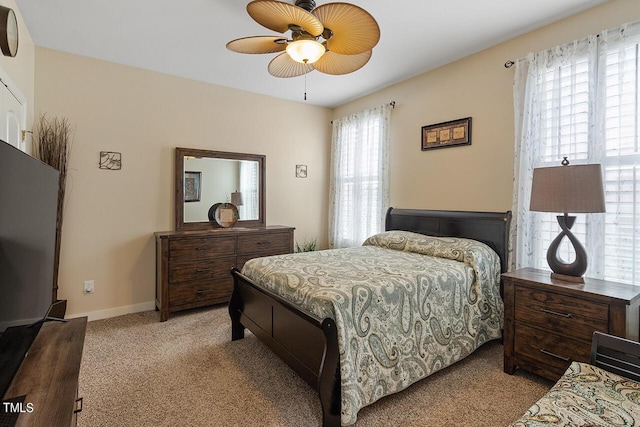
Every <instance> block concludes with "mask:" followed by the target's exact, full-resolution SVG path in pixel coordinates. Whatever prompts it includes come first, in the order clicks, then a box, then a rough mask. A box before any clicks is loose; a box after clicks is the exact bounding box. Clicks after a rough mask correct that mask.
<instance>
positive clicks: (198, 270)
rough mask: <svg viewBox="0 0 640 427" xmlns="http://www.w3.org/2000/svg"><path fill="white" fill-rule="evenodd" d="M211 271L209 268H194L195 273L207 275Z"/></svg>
mask: <svg viewBox="0 0 640 427" xmlns="http://www.w3.org/2000/svg"><path fill="white" fill-rule="evenodd" d="M209 271H211V269H210V268H196V273H208V272H209Z"/></svg>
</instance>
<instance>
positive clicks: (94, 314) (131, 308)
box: [66, 301, 156, 321]
mask: <svg viewBox="0 0 640 427" xmlns="http://www.w3.org/2000/svg"><path fill="white" fill-rule="evenodd" d="M155 308H156V303H155V301H149V302H143V303H140V304H134V305H126V306H124V307H116V308H109V309H107V310H98V311H90V312H88V313H75V314H70V315H68V316H66V317H68V318H70V319H72V318H75V317H85V316H86V317H88V320H89V321H92V320H100V319H108V318H110V317H117V316H122V315H125V314H131V313H139V312H141V311H150V310H155Z"/></svg>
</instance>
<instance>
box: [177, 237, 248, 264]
mask: <svg viewBox="0 0 640 427" xmlns="http://www.w3.org/2000/svg"><path fill="white" fill-rule="evenodd" d="M235 250H236V239H235V237H214V238H211V237H203V238H191V239H175V240H171V241H170V242H169V258H174V259H180V260H183V259H187V260H192V259H201V258H211V257H216V256H224V255H228V254H229V253H234V252H235Z"/></svg>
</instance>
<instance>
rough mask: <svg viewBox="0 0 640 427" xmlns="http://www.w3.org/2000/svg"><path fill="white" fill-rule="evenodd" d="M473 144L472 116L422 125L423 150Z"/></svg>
mask: <svg viewBox="0 0 640 427" xmlns="http://www.w3.org/2000/svg"><path fill="white" fill-rule="evenodd" d="M457 145H471V117H467V118H464V119H458V120H451V121H450V122H444V123H438V124H435V125H427V126H422V141H421V149H422V151H425V150H431V149H433V148H446V147H455V146H457Z"/></svg>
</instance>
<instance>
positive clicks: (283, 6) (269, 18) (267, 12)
mask: <svg viewBox="0 0 640 427" xmlns="http://www.w3.org/2000/svg"><path fill="white" fill-rule="evenodd" d="M247 12H248V13H249V15H250V16H251V17H252V18H253V19H254V20H255V21H256V22H257V23H258V24H260V25H262V26H263V27H266V28H268V29H270V30H273V31H277V32H279V33H284V32H286V31H288V30H289V24H293V25H297V26H299V27H302V28H303V29H304V30H305V31H306V32H307V33H309V34H311V35H312V36H319V35H320V34H322V31H323V30H324V27H323V26H322V23H321V22H320V20H319V19H318V18H316V17H315V16H314V15H312V14H311V13H309V12H307V11H306V10H304V9H303V8H301V7H298V6H294V5H292V4H289V3H285V2H281V1H276V0H255V1H252V2H251V3H249V4H248V5H247Z"/></svg>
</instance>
